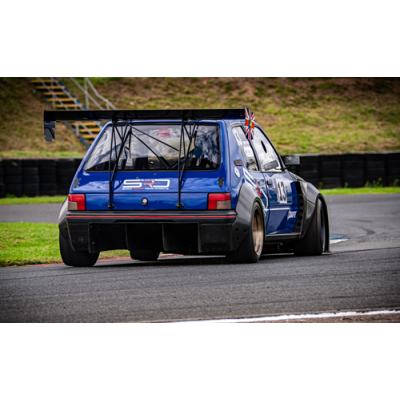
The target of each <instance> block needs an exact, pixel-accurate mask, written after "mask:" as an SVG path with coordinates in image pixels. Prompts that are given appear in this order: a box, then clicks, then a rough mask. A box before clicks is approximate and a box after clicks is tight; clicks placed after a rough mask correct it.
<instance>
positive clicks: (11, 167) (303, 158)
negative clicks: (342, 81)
mask: <svg viewBox="0 0 400 400" xmlns="http://www.w3.org/2000/svg"><path fill="white" fill-rule="evenodd" d="M296 155H297V156H299V157H300V165H292V166H289V167H288V170H289V171H291V172H293V173H295V174H296V175H299V176H300V177H302V178H303V179H305V180H306V181H308V182H311V183H312V184H313V185H314V186H316V187H317V188H326V189H328V188H339V187H354V188H357V187H363V186H364V185H366V184H368V185H372V186H373V185H377V186H385V185H390V186H393V185H399V184H400V152H392V153H364V154H341V155H340V154H334V155H325V154H296ZM283 157H285V156H283ZM81 162H82V158H58V159H55V158H44V159H3V160H0V197H5V196H6V195H7V194H11V195H14V196H17V197H21V196H55V195H62V196H66V195H67V194H68V192H69V188H70V186H71V183H72V179H73V177H74V175H75V171H76V170H77V168H78V167H79V165H80V164H81Z"/></svg>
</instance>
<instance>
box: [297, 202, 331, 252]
mask: <svg viewBox="0 0 400 400" xmlns="http://www.w3.org/2000/svg"><path fill="white" fill-rule="evenodd" d="M326 229H327V227H326V217H325V207H324V205H323V204H322V201H321V200H318V201H317V207H316V210H315V212H314V216H313V218H312V220H311V223H310V226H309V227H308V231H307V233H306V235H305V236H304V238H303V239H301V240H299V241H297V242H295V243H294V246H293V250H294V254H295V255H296V256H313V255H320V254H322V253H323V252H324V250H325V249H326V247H327V246H326V236H327V231H326Z"/></svg>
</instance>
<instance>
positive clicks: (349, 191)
mask: <svg viewBox="0 0 400 400" xmlns="http://www.w3.org/2000/svg"><path fill="white" fill-rule="evenodd" d="M320 192H321V193H322V194H323V195H328V194H384V193H400V187H399V186H394V187H363V188H344V189H320Z"/></svg>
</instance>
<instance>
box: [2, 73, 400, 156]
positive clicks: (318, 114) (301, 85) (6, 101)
mask: <svg viewBox="0 0 400 400" xmlns="http://www.w3.org/2000/svg"><path fill="white" fill-rule="evenodd" d="M91 80H92V82H93V83H94V84H95V86H96V89H97V90H98V92H99V93H100V94H101V95H103V96H105V97H106V98H108V99H109V100H111V101H112V102H113V103H114V104H115V105H116V106H117V107H118V108H121V109H174V108H176V109H178V108H243V107H245V106H247V107H250V108H251V109H252V110H253V111H254V113H255V116H256V122H258V123H259V124H260V125H261V126H262V127H263V128H264V129H265V130H266V132H267V133H268V135H269V136H270V138H271V139H272V141H273V143H274V144H275V146H276V147H277V149H278V150H279V151H280V152H281V153H342V152H343V153H344V152H369V151H391V150H399V149H400V79H398V78H91ZM44 108H46V105H45V103H43V102H42V101H41V100H40V98H39V96H38V95H37V94H36V93H34V91H33V89H32V88H31V86H30V84H29V82H28V80H27V79H24V78H0V110H1V114H0V145H1V153H0V155H3V156H16V155H18V156H24V155H30V156H32V155H50V154H51V153H52V152H56V154H57V155H73V154H84V153H85V151H86V149H85V148H84V146H83V145H81V144H80V142H79V141H78V140H77V139H76V138H75V137H74V136H73V134H72V133H71V132H69V131H67V129H66V128H65V127H64V126H62V124H60V125H59V126H58V127H57V139H56V141H55V143H46V142H44V140H43V127H42V112H43V109H44Z"/></svg>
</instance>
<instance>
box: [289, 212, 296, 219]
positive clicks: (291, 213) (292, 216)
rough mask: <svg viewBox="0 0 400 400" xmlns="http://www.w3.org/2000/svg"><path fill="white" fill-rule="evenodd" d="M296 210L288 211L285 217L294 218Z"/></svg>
mask: <svg viewBox="0 0 400 400" xmlns="http://www.w3.org/2000/svg"><path fill="white" fill-rule="evenodd" d="M296 214H297V211H289V213H288V216H287V219H290V218H296Z"/></svg>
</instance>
